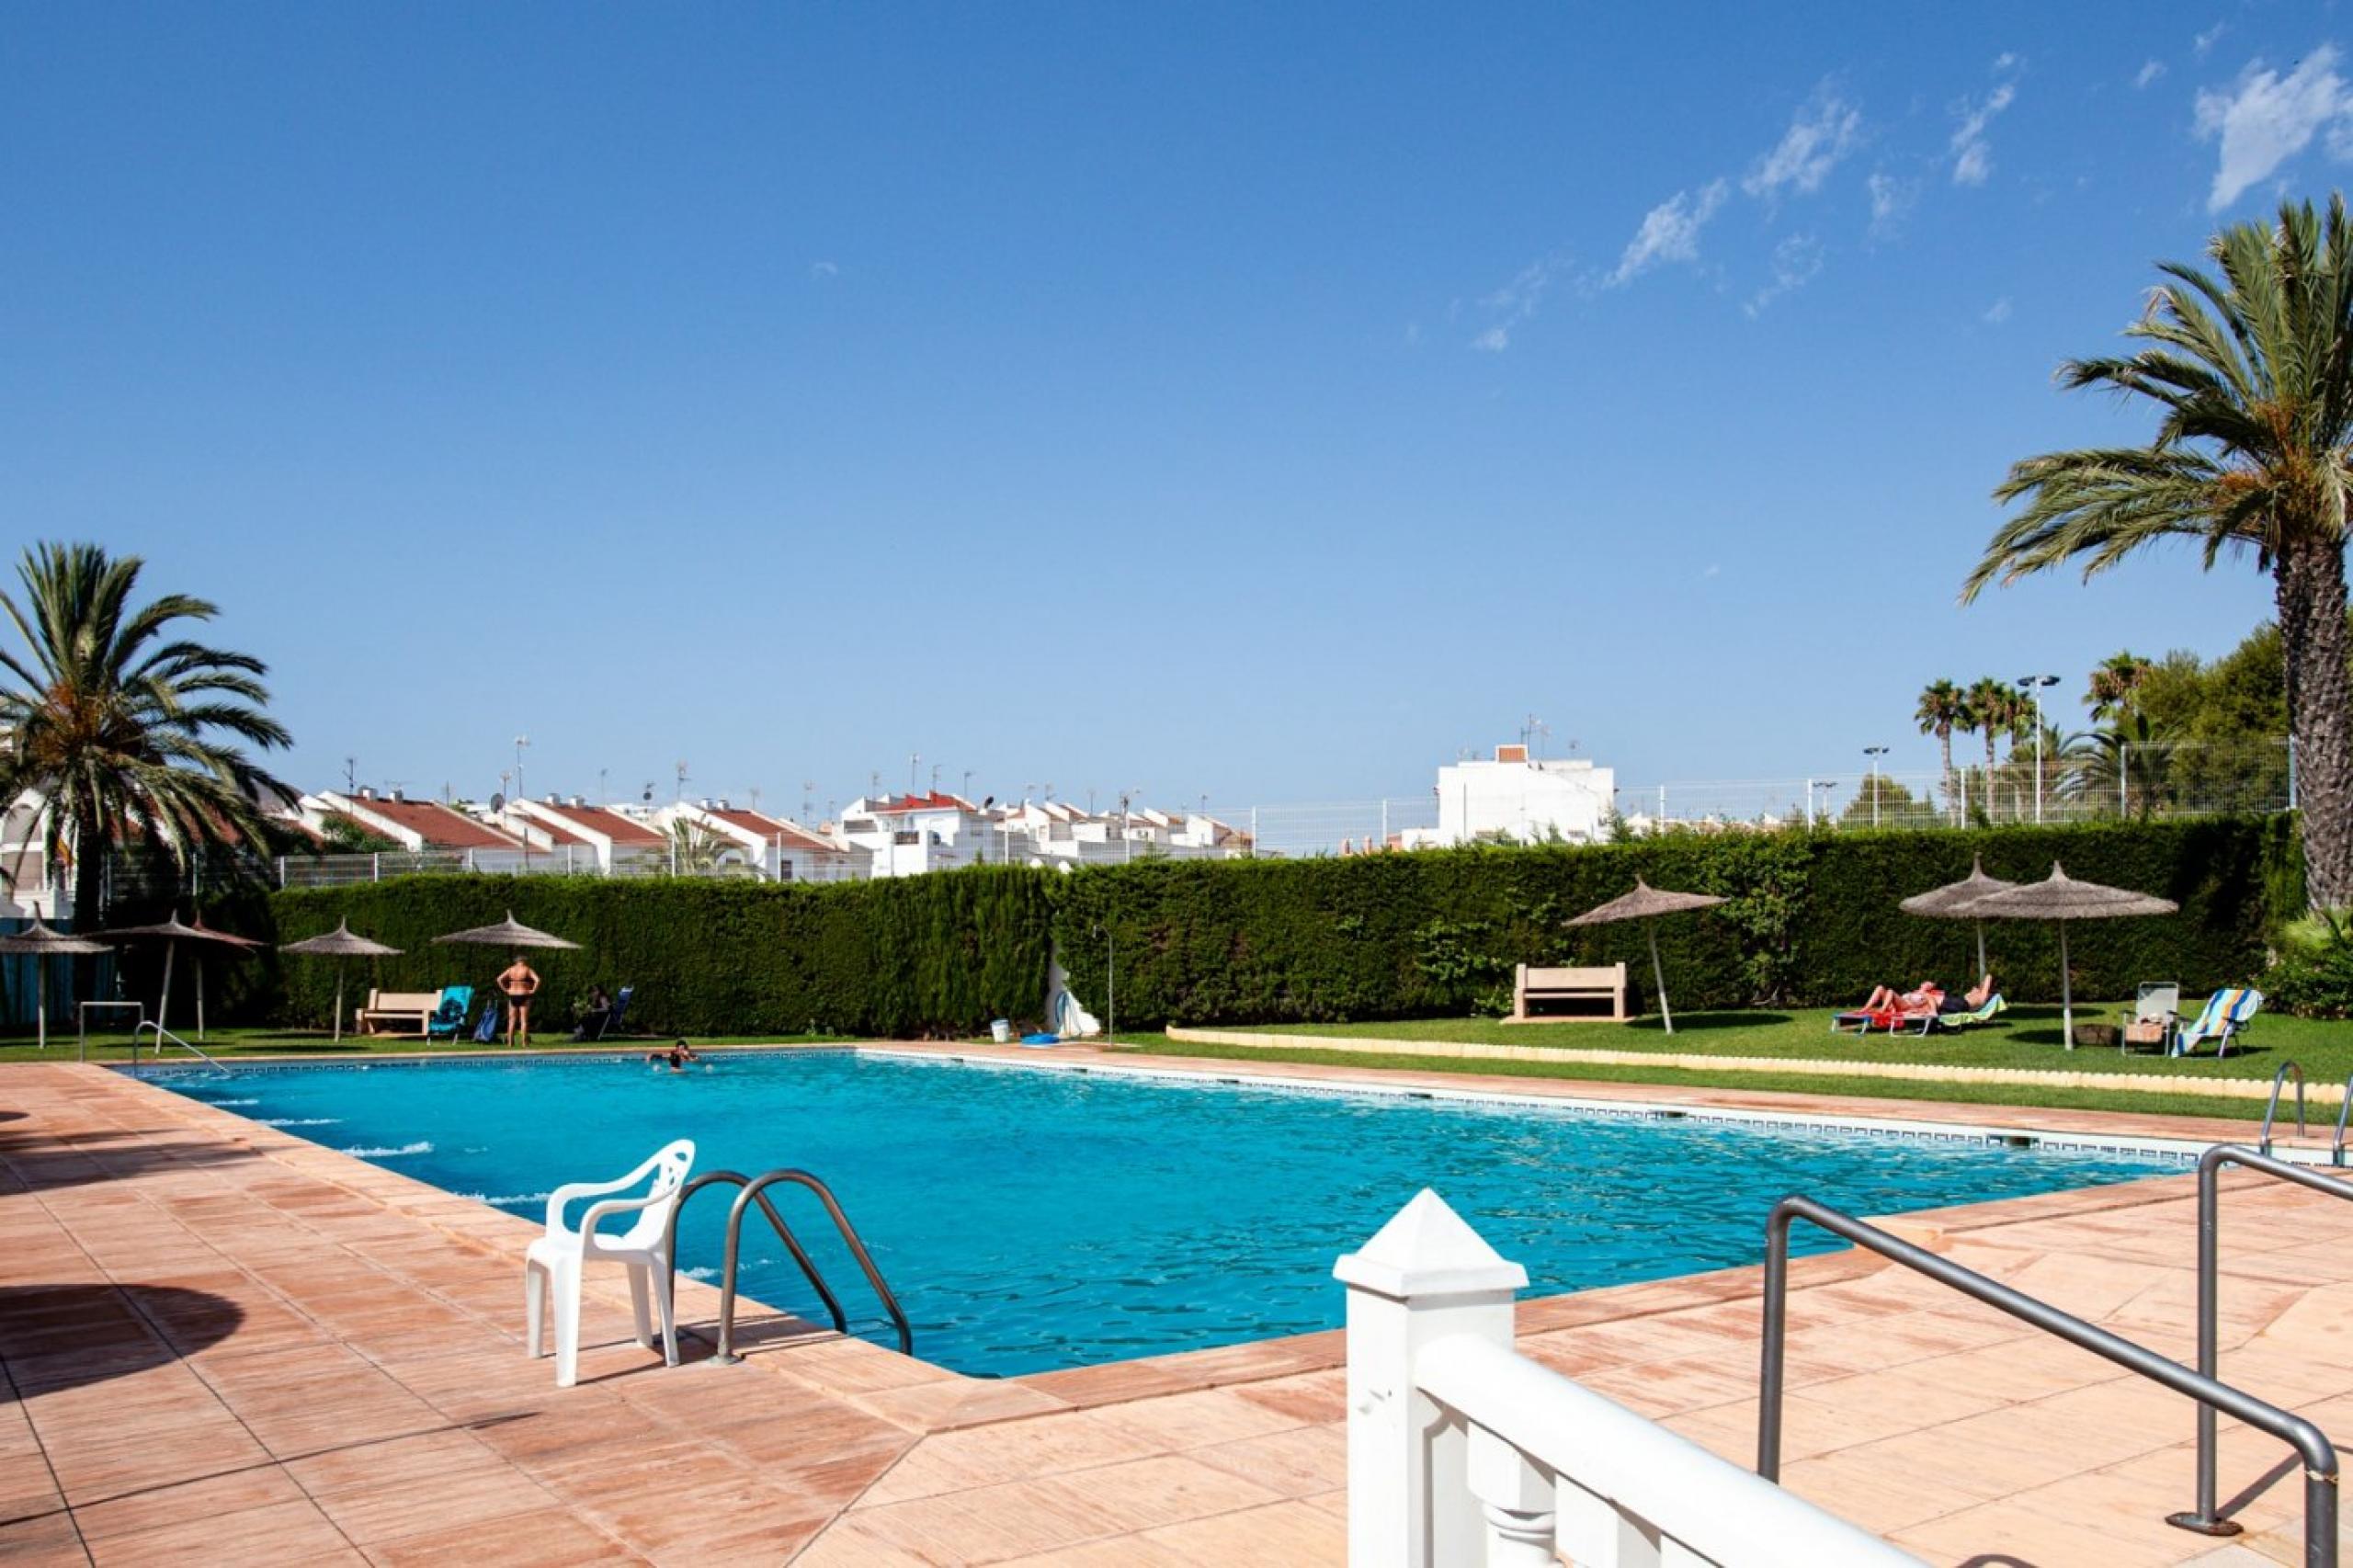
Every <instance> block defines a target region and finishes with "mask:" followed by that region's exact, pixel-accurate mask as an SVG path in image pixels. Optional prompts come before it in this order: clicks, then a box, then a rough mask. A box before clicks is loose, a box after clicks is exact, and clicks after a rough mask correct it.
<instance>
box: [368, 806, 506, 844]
mask: <svg viewBox="0 0 2353 1568" xmlns="http://www.w3.org/2000/svg"><path fill="white" fill-rule="evenodd" d="M352 804H353V805H355V806H357V807H358V809H359V810H361V811H363V812H369V813H371V814H373V815H376V816H380V817H382V818H383V819H384V820H385V821H386V822H392V823H398V824H400V825H401V826H403V827H404V828H406V829H408V831H409V832H411V833H414V834H417V835H422V836H423V838H424V840H425V843H426V847H427V848H431V849H520V848H521V847H522V845H521V843H520V842H518V841H517V840H516V839H513V838H510V837H508V836H507V835H506V834H503V833H501V832H499V831H498V830H497V829H496V828H494V827H489V826H486V825H485V824H482V823H479V822H476V821H475V820H474V819H473V818H472V817H470V816H468V815H466V814H465V812H458V811H452V810H450V809H449V807H448V806H445V805H442V804H440V803H439V802H438V801H387V800H385V799H383V798H382V797H381V796H379V797H378V798H377V799H375V800H372V801H353V802H352ZM361 825H362V826H365V825H367V824H365V822H363V823H362V824H361Z"/></svg>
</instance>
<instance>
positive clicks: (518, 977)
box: [498, 953, 540, 1045]
mask: <svg viewBox="0 0 2353 1568" xmlns="http://www.w3.org/2000/svg"><path fill="white" fill-rule="evenodd" d="M498 989H499V990H500V991H501V992H503V993H504V994H506V1043H507V1044H509V1045H515V1044H517V1043H520V1044H523V1045H529V1044H530V1043H531V998H532V997H533V996H535V995H537V994H539V989H540V975H539V971H537V970H535V969H533V968H532V967H531V966H530V965H529V964H527V963H525V962H524V961H523V955H522V954H520V953H517V954H516V955H515V961H514V962H513V963H511V964H508V965H507V966H506V969H504V970H503V971H500V973H499V976H498ZM518 1037H519V1039H518Z"/></svg>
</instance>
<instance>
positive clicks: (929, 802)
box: [867, 790, 973, 817]
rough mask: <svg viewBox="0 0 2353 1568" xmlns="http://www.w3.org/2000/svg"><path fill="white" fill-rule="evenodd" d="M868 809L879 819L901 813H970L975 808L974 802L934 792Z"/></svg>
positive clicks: (905, 796)
mask: <svg viewBox="0 0 2353 1568" xmlns="http://www.w3.org/2000/svg"><path fill="white" fill-rule="evenodd" d="M867 809H868V810H870V811H871V812H873V813H874V814H875V815H876V816H878V817H879V816H887V815H891V814H893V813H896V812H969V811H972V809H973V807H972V801H966V800H961V799H960V798H958V797H957V796H954V795H951V794H949V792H948V791H947V790H932V791H930V792H929V793H927V794H923V795H902V796H900V797H899V798H898V799H897V800H895V801H885V802H884V803H883V804H881V805H879V806H870V807H869V808H867Z"/></svg>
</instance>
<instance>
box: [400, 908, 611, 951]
mask: <svg viewBox="0 0 2353 1568" xmlns="http://www.w3.org/2000/svg"><path fill="white" fill-rule="evenodd" d="M433 939H434V941H436V942H464V943H469V944H471V945H472V946H474V947H477V948H570V949H578V948H579V946H580V944H579V943H577V942H567V941H565V940H564V939H563V937H551V936H549V935H548V934H547V933H546V932H545V931H540V930H535V929H533V928H532V927H530V926H526V925H524V924H523V923H522V922H521V921H519V920H517V919H516V918H515V912H514V911H513V910H511V909H510V910H508V911H507V912H506V919H504V920H502V921H500V922H499V923H498V924H497V925H495V926H473V927H472V928H471V929H469V930H464V931H452V932H450V933H449V935H448V936H446V937H434V938H433Z"/></svg>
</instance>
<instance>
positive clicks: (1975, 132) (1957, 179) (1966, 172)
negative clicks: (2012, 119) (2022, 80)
mask: <svg viewBox="0 0 2353 1568" xmlns="http://www.w3.org/2000/svg"><path fill="white" fill-rule="evenodd" d="M2003 58H2004V59H2005V60H2006V59H2009V58H2010V57H2009V56H2007V55H2005V56H2003ZM2016 97H2018V87H2017V85H2015V84H2013V83H2009V82H2004V83H2002V84H2001V85H1999V86H1997V87H1995V89H1994V90H1993V91H1992V92H1991V93H1988V94H1987V95H1985V97H1984V98H1983V99H1982V100H1979V101H1978V102H1975V103H1972V102H1971V101H1970V100H1968V99H1966V98H1964V99H1962V100H1961V103H1960V105H1959V106H1958V107H1957V108H1955V109H1954V111H1953V112H1954V113H1956V114H1957V115H1959V116H1960V117H1961V125H1960V127H1959V128H1958V129H1956V130H1955V131H1953V133H1952V142H1951V148H1952V182H1953V184H1955V185H1984V183H1985V176H1988V175H1990V174H1992V173H1993V172H1994V149H1993V145H1992V144H1991V143H1990V142H1987V141H1986V140H1985V128H1986V127H1987V126H1989V125H1991V124H1993V123H1994V119H1995V116H1997V115H1999V114H2000V113H2001V112H2002V111H2003V110H2004V109H2006V108H2009V107H2010V102H2011V100H2012V99H2014V98H2016Z"/></svg>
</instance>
